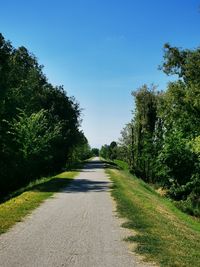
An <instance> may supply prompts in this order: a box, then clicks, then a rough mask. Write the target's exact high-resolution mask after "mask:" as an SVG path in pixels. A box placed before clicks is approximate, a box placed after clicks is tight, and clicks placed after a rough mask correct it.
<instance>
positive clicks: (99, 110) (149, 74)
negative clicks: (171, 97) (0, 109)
mask: <svg viewBox="0 0 200 267" xmlns="http://www.w3.org/2000/svg"><path fill="white" fill-rule="evenodd" d="M0 11H1V15H0V31H1V32H2V34H3V35H4V36H5V38H6V39H9V40H10V41H11V42H12V44H13V45H14V46H15V47H18V46H20V45H24V46H26V47H27V48H28V49H29V51H31V52H33V53H34V54H35V55H36V56H37V58H38V60H39V62H40V64H43V65H44V66H45V67H44V72H45V74H46V75H47V77H48V79H49V81H50V82H51V83H52V84H54V85H64V87H65V89H66V91H67V93H68V95H70V96H71V95H73V96H75V97H76V99H77V100H78V101H79V102H80V105H81V107H82V108H83V123H82V128H83V130H84V133H85V135H86V137H87V138H88V140H89V143H90V144H91V145H92V146H93V147H96V146H97V147H100V146H101V145H103V144H105V143H110V142H111V141H112V140H117V139H118V138H119V137H120V131H121V130H122V128H123V127H124V125H125V124H126V123H128V122H129V121H130V119H131V117H132V113H131V110H133V108H134V107H133V98H132V96H131V91H133V90H135V89H137V88H138V87H140V86H141V85H143V84H144V83H147V84H151V83H154V84H156V85H159V89H165V88H166V84H167V82H168V81H169V80H170V79H171V78H170V77H167V76H166V75H164V74H163V73H162V72H161V71H159V70H158V65H159V64H161V62H162V60H163V59H162V57H163V44H164V43H166V42H169V43H171V45H174V46H178V47H183V48H196V47H198V46H199V45H200V0H198V1H197V0H168V1H164V0H152V1H149V0H115V1H114V0H93V1H92V0H82V1H81V0H48V1H47V0H32V1H30V0H29V1H25V0H21V1H20V0H15V1H14V0H10V1H2V2H1V7H0Z"/></svg>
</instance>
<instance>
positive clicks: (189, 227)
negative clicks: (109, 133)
mask: <svg viewBox="0 0 200 267" xmlns="http://www.w3.org/2000/svg"><path fill="white" fill-rule="evenodd" d="M106 172H107V173H108V174H109V175H110V177H111V179H112V181H113V189H112V195H113V197H114V198H115V200H116V202H117V209H118V212H119V213H120V215H121V216H122V217H125V218H126V219H127V222H125V223H124V224H123V226H124V227H126V228H130V229H134V230H135V231H136V234H135V235H133V236H130V237H128V238H127V241H129V242H134V243H137V247H136V249H135V251H136V252H137V253H139V254H142V255H144V256H145V258H146V259H147V260H152V261H154V262H156V263H158V264H159V265H160V266H171V267H172V266H173V267H190V266H191V267H194V266H200V242H199V241H200V221H199V220H198V219H195V218H192V217H190V216H189V215H186V214H184V213H183V212H181V211H180V210H178V209H177V208H176V207H175V206H174V205H173V203H172V202H170V200H168V199H166V198H164V197H162V196H160V195H159V194H158V193H157V192H156V191H154V189H152V188H151V187H150V186H148V185H147V184H146V183H144V182H143V181H142V180H140V179H137V178H136V177H134V176H133V175H131V174H129V173H128V172H126V171H119V170H115V169H107V170H106Z"/></svg>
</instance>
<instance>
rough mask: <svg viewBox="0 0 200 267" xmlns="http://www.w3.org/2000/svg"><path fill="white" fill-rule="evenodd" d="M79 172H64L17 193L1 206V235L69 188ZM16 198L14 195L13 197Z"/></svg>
mask: <svg viewBox="0 0 200 267" xmlns="http://www.w3.org/2000/svg"><path fill="white" fill-rule="evenodd" d="M77 174H78V172H75V171H73V172H63V173H61V174H59V175H57V176H54V177H48V178H42V179H39V180H36V181H35V182H32V183H30V184H29V185H28V186H27V187H25V188H22V189H20V190H18V191H16V192H15V193H14V194H15V195H16V196H15V197H12V198H11V199H9V200H8V201H6V202H4V203H2V204H0V234H2V233H4V232H6V231H7V230H8V229H9V228H10V227H11V226H13V225H14V224H15V223H16V222H19V221H21V220H22V219H23V218H24V217H25V216H26V215H27V214H29V213H30V212H31V211H32V210H33V209H35V208H37V207H38V206H39V205H40V204H41V203H42V202H43V201H44V200H45V199H47V198H49V197H52V196H53V194H54V193H55V192H58V191H60V190H61V189H62V188H64V187H65V186H67V185H68V184H69V182H70V181H71V180H72V179H73V178H74V177H75V176H76V175H77ZM13 196H14V195H13Z"/></svg>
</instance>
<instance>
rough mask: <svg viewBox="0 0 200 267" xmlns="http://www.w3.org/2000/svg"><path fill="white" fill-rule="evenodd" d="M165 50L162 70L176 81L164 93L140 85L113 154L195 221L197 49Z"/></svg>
mask: <svg viewBox="0 0 200 267" xmlns="http://www.w3.org/2000/svg"><path fill="white" fill-rule="evenodd" d="M164 49H165V50H164V63H163V65H162V67H161V69H163V71H164V72H165V73H166V74H167V75H174V74H175V75H178V79H177V81H174V82H170V83H169V84H168V87H167V89H166V90H165V91H164V92H159V91H157V90H156V88H155V87H150V88H149V87H148V86H146V85H144V86H142V87H141V88H139V89H138V90H137V91H134V92H133V93H132V95H133V97H134V102H135V110H134V117H133V119H132V122H131V123H129V124H128V125H127V126H126V127H125V128H124V130H123V131H122V137H121V139H120V142H119V144H118V148H117V153H116V154H117V158H118V159H121V160H124V161H126V162H127V163H128V164H129V167H130V169H131V170H132V171H134V173H136V174H137V175H138V176H139V177H141V178H142V179H143V180H145V181H146V182H149V183H156V184H160V185H161V186H162V187H165V188H166V189H167V192H168V195H169V196H170V197H171V198H172V199H174V200H175V201H176V203H177V206H179V207H180V208H181V209H183V210H184V211H186V212H188V213H190V214H193V215H197V216H199V215H200V49H199V48H198V49H196V50H181V49H178V48H176V47H171V46H170V45H169V44H166V45H165V47H164ZM105 147H107V146H104V147H102V149H101V151H104V150H105ZM103 155H104V156H105V157H107V158H110V154H109V153H107V154H105V153H104V154H103Z"/></svg>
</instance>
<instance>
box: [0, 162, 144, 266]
mask: <svg viewBox="0 0 200 267" xmlns="http://www.w3.org/2000/svg"><path fill="white" fill-rule="evenodd" d="M109 186H110V181H109V179H108V177H107V176H106V174H105V172H104V169H103V163H101V162H100V161H99V160H98V159H96V160H95V161H93V162H91V163H89V164H87V165H86V166H85V168H84V169H83V170H82V171H81V172H80V174H79V175H78V176H77V178H76V179H75V180H74V181H73V182H72V183H71V185H70V186H68V187H67V188H66V189H65V190H64V191H62V192H60V193H57V194H55V197H54V198H53V199H49V200H47V201H45V202H44V203H43V204H42V205H41V206H40V207H39V208H37V209H36V210H35V211H34V212H33V213H32V214H31V215H29V216H27V217H26V218H25V220H24V221H23V222H20V223H18V224H16V225H15V226H14V227H13V228H12V229H11V230H10V231H9V232H7V233H5V234H3V235H1V236H0V266H1V267H15V266H20V267H28V266H37V267H43V266H45V267H46V266H48V267H53V266H54V267H56V266H57V267H60V266H73V267H74V266H75V267H76V266H80V267H99V266H102V267H115V266H119V267H131V266H138V267H139V266H145V265H144V264H142V263H140V264H139V263H137V258H136V257H135V255H134V254H132V253H131V252H129V251H128V247H127V244H126V243H125V242H124V241H122V239H123V231H124V230H122V229H121V228H120V226H119V219H118V218H117V217H116V214H115V212H114V206H113V200H112V199H111V196H110V192H109Z"/></svg>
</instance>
